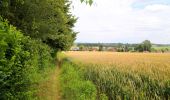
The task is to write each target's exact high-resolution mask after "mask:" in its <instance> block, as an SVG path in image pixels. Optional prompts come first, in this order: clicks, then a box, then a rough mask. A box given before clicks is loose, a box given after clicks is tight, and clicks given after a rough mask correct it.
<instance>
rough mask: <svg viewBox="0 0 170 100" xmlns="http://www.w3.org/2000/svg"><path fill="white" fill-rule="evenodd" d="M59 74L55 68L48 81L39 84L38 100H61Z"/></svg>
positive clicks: (58, 70)
mask: <svg viewBox="0 0 170 100" xmlns="http://www.w3.org/2000/svg"><path fill="white" fill-rule="evenodd" d="M59 73H60V69H59V68H58V67H57V68H56V69H55V71H54V72H53V73H52V74H51V75H50V77H49V79H48V80H47V81H45V82H44V83H42V84H40V86H39V93H38V99H39V100H61V95H60V84H59Z"/></svg>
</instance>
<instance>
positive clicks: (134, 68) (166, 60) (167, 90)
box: [66, 52, 170, 100]
mask: <svg viewBox="0 0 170 100" xmlns="http://www.w3.org/2000/svg"><path fill="white" fill-rule="evenodd" d="M66 55H67V56H68V57H69V58H70V59H71V60H72V61H73V62H75V63H77V64H79V65H80V66H81V67H82V68H83V69H84V73H85V77H86V79H87V80H90V81H92V82H93V83H94V84H95V85H96V88H97V91H98V98H100V96H101V95H105V96H107V97H108V99H109V100H153V99H154V100H169V99H170V54H168V53H113V52H66Z"/></svg>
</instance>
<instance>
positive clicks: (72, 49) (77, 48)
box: [70, 46, 80, 51]
mask: <svg viewBox="0 0 170 100" xmlns="http://www.w3.org/2000/svg"><path fill="white" fill-rule="evenodd" d="M70 50H71V51H79V50H80V48H79V47H76V46H73V47H71V49H70Z"/></svg>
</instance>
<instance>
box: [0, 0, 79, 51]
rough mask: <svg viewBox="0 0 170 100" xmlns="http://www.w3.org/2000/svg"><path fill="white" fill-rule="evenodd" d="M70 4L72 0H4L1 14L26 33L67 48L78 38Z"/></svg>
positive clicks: (0, 7)
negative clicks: (74, 28) (74, 29)
mask: <svg viewBox="0 0 170 100" xmlns="http://www.w3.org/2000/svg"><path fill="white" fill-rule="evenodd" d="M70 4H71V2H69V1H68V0H2V1H1V2H0V15H1V16H2V17H3V18H5V19H7V20H8V21H9V23H10V24H12V25H14V26H16V27H17V28H18V29H20V30H21V31H22V32H23V33H24V34H25V35H27V36H30V37H32V38H36V39H39V40H41V41H42V42H44V43H46V44H48V45H49V46H50V47H52V48H54V49H57V50H67V49H69V47H70V46H71V45H72V44H73V41H74V40H75V37H76V32H74V31H73V29H72V28H73V27H74V23H75V22H76V18H75V17H74V16H73V15H72V14H71V13H70V11H69V9H70Z"/></svg>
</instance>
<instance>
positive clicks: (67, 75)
mask: <svg viewBox="0 0 170 100" xmlns="http://www.w3.org/2000/svg"><path fill="white" fill-rule="evenodd" d="M77 68H78V67H77ZM77 68H76V66H75V65H74V64H72V63H69V62H63V64H62V69H61V78H60V80H61V92H62V99H63V100H95V99H96V88H95V85H94V84H93V83H92V82H90V81H86V80H84V78H83V74H82V72H81V70H80V69H77Z"/></svg>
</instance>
